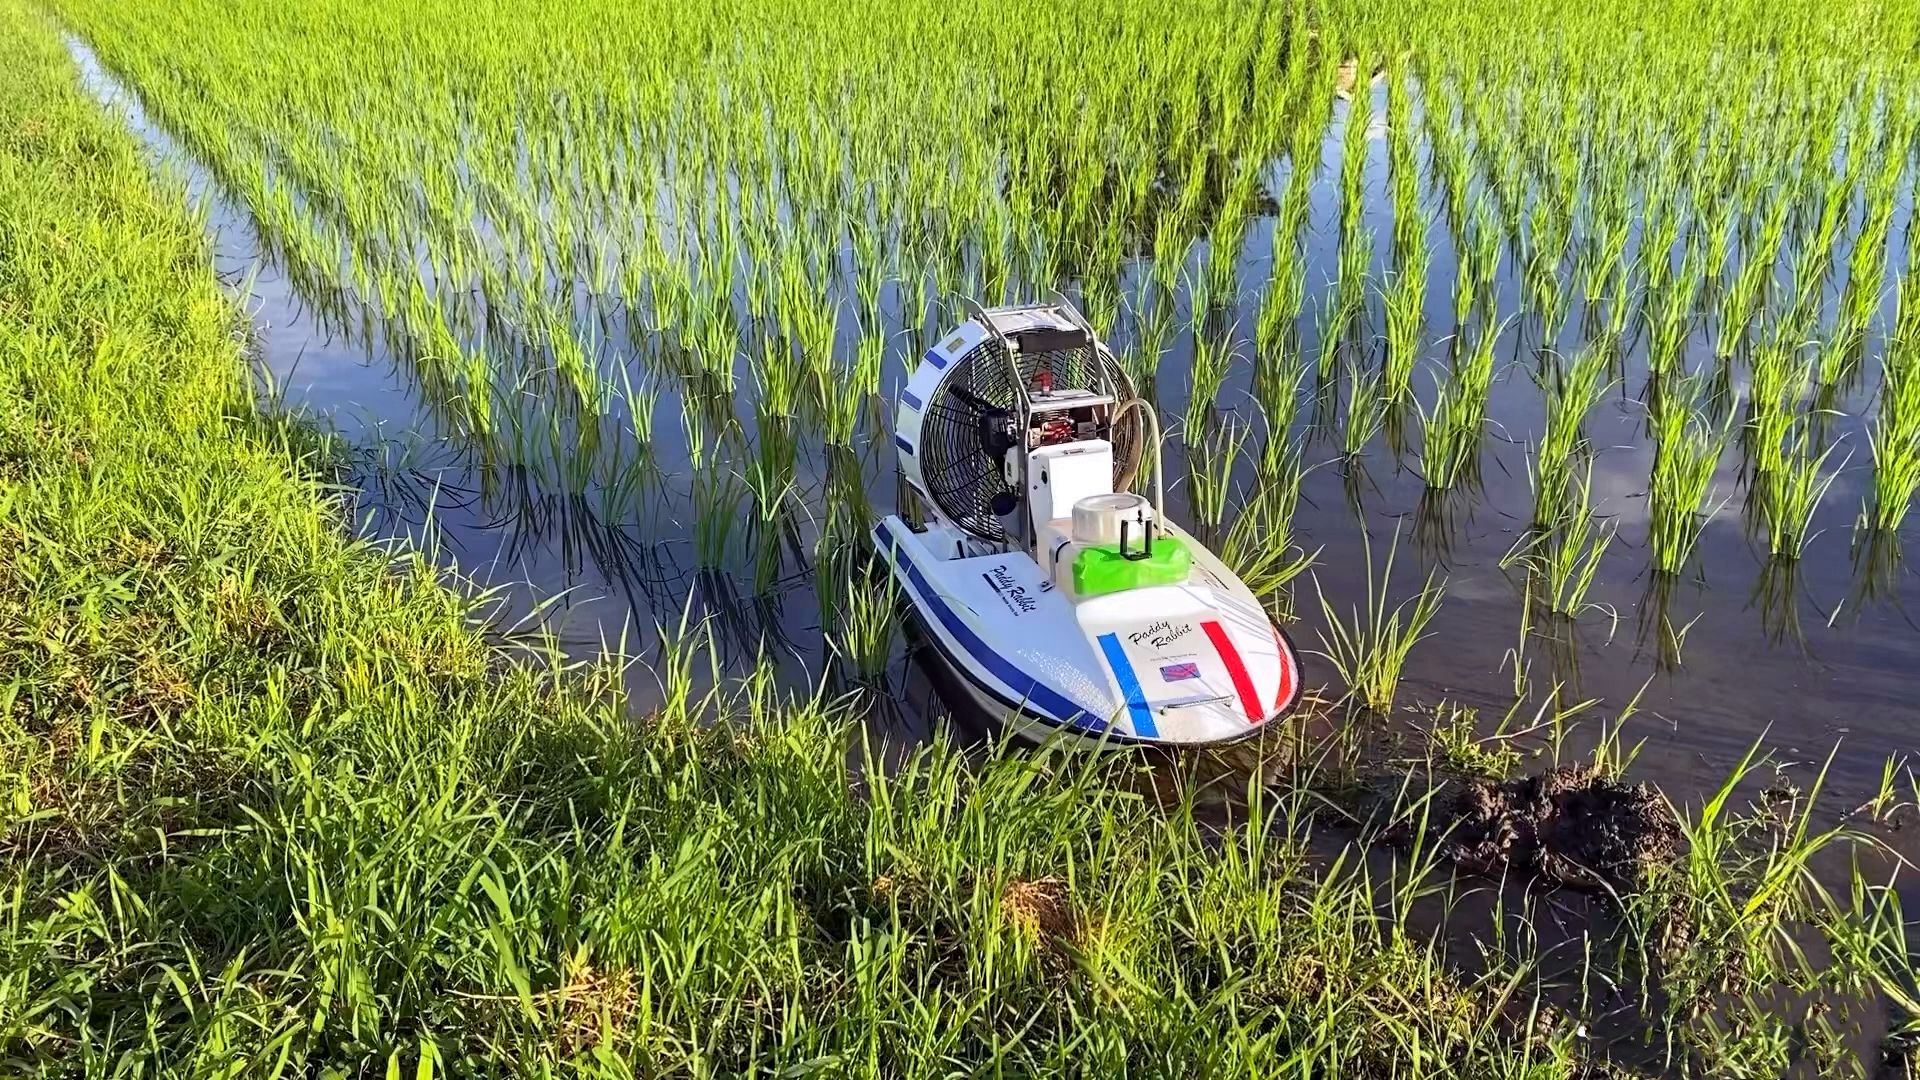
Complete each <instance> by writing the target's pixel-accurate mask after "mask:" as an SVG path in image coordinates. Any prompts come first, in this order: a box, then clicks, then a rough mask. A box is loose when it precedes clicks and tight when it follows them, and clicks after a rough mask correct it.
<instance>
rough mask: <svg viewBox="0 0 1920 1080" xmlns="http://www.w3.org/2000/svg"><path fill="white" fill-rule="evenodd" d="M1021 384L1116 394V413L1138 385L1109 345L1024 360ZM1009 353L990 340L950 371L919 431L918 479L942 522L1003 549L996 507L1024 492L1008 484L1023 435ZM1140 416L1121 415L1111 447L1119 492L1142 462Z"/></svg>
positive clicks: (1033, 355) (1003, 534) (996, 340)
mask: <svg viewBox="0 0 1920 1080" xmlns="http://www.w3.org/2000/svg"><path fill="white" fill-rule="evenodd" d="M1019 367H1020V378H1021V380H1022V381H1023V382H1024V384H1025V385H1027V386H1032V385H1033V383H1034V380H1035V379H1036V378H1038V377H1039V374H1040V373H1041V372H1042V371H1045V372H1047V373H1048V374H1049V375H1051V376H1052V385H1054V386H1055V387H1060V388H1067V387H1084V388H1086V389H1089V390H1093V391H1095V392H1098V393H1106V394H1111V395H1112V396H1113V398H1114V400H1115V403H1116V404H1115V406H1114V407H1115V408H1116V409H1118V408H1119V407H1120V406H1121V405H1124V404H1125V403H1126V402H1128V401H1131V400H1132V399H1133V383H1132V381H1131V380H1129V379H1128V378H1127V373H1126V370H1125V369H1124V368H1122V367H1121V366H1120V364H1119V362H1118V361H1116V360H1115V359H1114V358H1113V354H1111V353H1109V352H1108V351H1107V350H1106V348H1105V347H1104V346H1101V345H1097V344H1096V345H1094V346H1093V347H1091V348H1076V349H1068V350H1063V351H1059V352H1037V353H1022V354H1020V357H1019ZM1012 377H1013V365H1012V364H1009V363H1008V362H1007V351H1006V346H1005V345H1003V344H1002V343H1001V341H1000V339H999V338H997V337H993V336H989V337H988V338H987V339H986V340H985V341H983V342H981V343H980V344H979V345H977V346H975V347H974V348H973V350H972V351H970V352H968V353H967V354H966V355H965V356H963V357H961V358H960V359H959V360H958V361H956V362H955V363H954V364H953V365H952V366H951V367H950V368H948V370H947V375H946V377H945V378H944V379H942V380H941V381H940V384H939V387H938V389H937V390H936V391H935V393H934V396H933V399H932V400H931V401H930V402H928V404H927V408H926V411H925V413H924V420H923V422H922V426H921V428H920V440H919V451H918V454H919V459H920V475H921V479H922V482H923V483H924V484H925V485H926V494H927V497H928V498H929V499H931V500H932V501H933V504H934V506H935V507H937V508H938V509H939V511H940V513H941V514H942V515H944V516H945V517H946V518H948V519H949V520H951V521H952V522H953V523H954V524H956V525H958V526H960V527H961V528H962V529H965V530H966V531H967V532H969V533H972V534H973V535H974V536H977V537H979V538H981V539H982V540H987V541H991V542H994V543H1005V542H1006V541H1007V539H1008V537H1007V533H1006V529H1005V528H1004V527H1003V526H1002V525H1001V523H1000V517H999V515H997V514H995V513H994V509H993V505H994V502H995V500H997V499H999V498H1000V497H1002V496H1015V497H1018V496H1019V495H1021V494H1022V493H1021V492H1020V491H1018V490H1017V489H1016V488H1015V487H1014V486H1013V485H1011V484H1008V483H1007V479H1006V469H1005V467H1004V460H1005V457H1004V455H1005V454H1007V453H1015V452H1018V447H1019V445H1020V440H1021V438H1022V437H1023V435H1022V433H1021V432H1020V431H1018V430H1016V427H1017V425H1018V424H1019V422H1020V421H1019V417H1018V415H1017V409H1016V407H1015V403H1014V399H1015V397H1016V393H1015V388H1014V385H1013V383H1012V381H1011V380H1012ZM1140 431H1141V424H1140V416H1139V413H1138V412H1137V411H1135V410H1132V409H1129V410H1127V411H1126V413H1125V414H1124V415H1119V416H1117V418H1116V420H1115V423H1114V425H1113V430H1112V431H1111V432H1110V433H1109V435H1108V438H1109V440H1110V441H1111V442H1112V443H1113V482H1114V490H1115V491H1125V490H1127V487H1128V485H1130V484H1131V483H1132V481H1133V476H1134V472H1135V469H1136V467H1137V466H1138V464H1139V461H1140V448H1141V433H1140Z"/></svg>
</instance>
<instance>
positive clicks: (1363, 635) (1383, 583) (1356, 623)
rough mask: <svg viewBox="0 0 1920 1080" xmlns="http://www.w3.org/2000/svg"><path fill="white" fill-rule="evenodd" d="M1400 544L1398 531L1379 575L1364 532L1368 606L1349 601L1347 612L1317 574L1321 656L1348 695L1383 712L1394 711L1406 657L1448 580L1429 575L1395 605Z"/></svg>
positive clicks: (1422, 636)
mask: <svg viewBox="0 0 1920 1080" xmlns="http://www.w3.org/2000/svg"><path fill="white" fill-rule="evenodd" d="M1399 547H1400V536H1399V534H1398V533H1395V534H1394V539H1393V544H1392V545H1391V546H1389V547H1388V548H1387V558H1386V562H1385V563H1384V564H1383V565H1382V566H1381V567H1380V569H1379V571H1378V575H1377V576H1376V573H1375V570H1374V565H1373V552H1372V544H1371V542H1370V541H1369V540H1368V539H1367V536H1366V533H1365V532H1364V531H1362V533H1361V555H1362V558H1363V560H1364V562H1365V564H1366V568H1367V584H1366V603H1365V606H1364V607H1362V606H1360V605H1357V604H1356V605H1351V606H1350V607H1349V608H1348V610H1347V612H1346V614H1345V615H1344V616H1343V615H1342V614H1341V613H1340V611H1339V610H1338V609H1337V608H1336V607H1335V605H1334V603H1333V602H1332V601H1330V600H1328V599H1327V595H1326V592H1325V590H1324V589H1322V588H1321V586H1320V582H1319V579H1318V577H1317V576H1316V577H1315V579H1314V591H1315V593H1316V595H1317V596H1318V598H1319V601H1320V613H1321V615H1322V617H1323V618H1324V619H1325V621H1326V627H1325V629H1323V630H1322V631H1321V632H1320V645H1321V651H1320V654H1319V655H1321V656H1323V657H1325V658H1326V660H1327V662H1328V663H1329V664H1331V665H1332V666H1333V669H1334V671H1335V672H1336V673H1337V674H1339V676H1340V680H1341V681H1342V682H1343V683H1345V684H1346V686H1347V696H1348V699H1349V700H1351V701H1352V702H1353V703H1354V704H1356V705H1359V706H1360V707H1362V708H1365V709H1367V710H1369V711H1371V712H1374V713H1376V714H1380V715H1385V714H1387V713H1389V712H1391V711H1392V709H1393V702H1394V695H1395V693H1396V691H1397V690H1398V689H1399V686H1400V676H1401V673H1402V672H1403V671H1404V670H1405V669H1406V663H1407V657H1408V656H1409V655H1410V654H1411V653H1412V652H1413V647H1414V646H1415V645H1417V644H1419V643H1420V642H1421V641H1422V640H1424V639H1425V638H1426V636H1427V625H1428V624H1429V623H1431V622H1432V621H1433V617H1434V615H1435V614H1437V613H1438V612H1439V610H1440V600H1441V597H1442V596H1443V595H1444V594H1445V592H1446V583H1445V582H1442V581H1436V580H1435V578H1434V576H1433V575H1432V574H1428V575H1427V579H1426V582H1425V583H1424V584H1423V585H1422V586H1421V587H1420V591H1419V592H1418V593H1417V594H1415V595H1414V596H1412V597H1409V598H1407V599H1405V600H1402V601H1401V602H1400V603H1399V604H1392V603H1391V602H1390V598H1389V592H1390V587H1391V585H1392V580H1393V560H1394V555H1395V553H1396V552H1397V551H1398V550H1399Z"/></svg>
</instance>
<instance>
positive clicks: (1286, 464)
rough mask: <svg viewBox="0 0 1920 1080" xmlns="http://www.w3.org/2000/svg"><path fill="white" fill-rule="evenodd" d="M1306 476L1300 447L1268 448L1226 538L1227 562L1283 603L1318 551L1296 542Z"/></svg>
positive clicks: (1258, 590) (1222, 551)
mask: <svg viewBox="0 0 1920 1080" xmlns="http://www.w3.org/2000/svg"><path fill="white" fill-rule="evenodd" d="M1271 445H1272V437H1271V436H1269V446H1271ZM1270 461H1271V462H1272V463H1271V464H1270V463H1269V462H1270ZM1302 476H1303V470H1302V468H1301V466H1300V450H1299V447H1297V446H1290V447H1287V448H1285V449H1283V450H1280V451H1271V452H1267V453H1264V454H1263V456H1262V460H1261V463H1260V468H1259V469H1258V470H1257V476H1256V481H1255V486H1254V489H1253V491H1252V492H1251V493H1250V494H1249V495H1248V496H1247V498H1246V501H1245V502H1244V503H1243V504H1242V505H1241V507H1240V513H1239V515H1238V516H1237V517H1235V518H1234V521H1233V524H1232V525H1231V526H1230V527H1229V528H1228V529H1227V531H1226V535H1225V536H1224V537H1222V538H1221V542H1220V547H1219V552H1218V554H1219V556H1220V559H1221V561H1222V562H1224V563H1226V564H1227V566H1228V567H1230V568H1231V569H1232V570H1233V572H1234V573H1235V574H1238V575H1239V576H1240V580H1241V581H1243V582H1245V583H1246V585H1247V588H1249V589H1251V590H1253V594H1254V595H1255V596H1258V597H1260V598H1261V599H1262V600H1264V601H1267V602H1269V603H1270V604H1278V603H1279V601H1280V599H1281V597H1282V590H1284V589H1285V588H1286V586H1287V584H1288V583H1289V582H1291V581H1292V580H1293V579H1294V578H1296V577H1298V576H1300V574H1301V573H1302V572H1304V571H1305V570H1307V569H1308V568H1309V567H1311V566H1312V565H1313V563H1314V560H1315V558H1316V557H1317V555H1318V553H1317V552H1307V551H1302V550H1300V548H1299V546H1298V545H1297V544H1296V543H1295V541H1294V535H1293V519H1294V511H1295V510H1296V509H1297V508H1298V506H1299V504H1300V485H1301V479H1302Z"/></svg>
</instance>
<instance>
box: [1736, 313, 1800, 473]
mask: <svg viewBox="0 0 1920 1080" xmlns="http://www.w3.org/2000/svg"><path fill="white" fill-rule="evenodd" d="M1812 383H1813V362H1812V359H1811V358H1810V357H1808V356H1807V355H1805V354H1804V353H1802V352H1801V350H1800V349H1799V347H1798V346H1797V345H1795V344H1794V343H1792V342H1791V341H1787V340H1782V339H1781V338H1780V337H1778V336H1776V337H1774V338H1773V339H1771V340H1769V341H1767V342H1766V343H1764V344H1762V345H1760V346H1759V347H1758V348H1756V349H1755V351H1754V356H1753V372H1752V379H1751V380H1750V382H1749V384H1748V388H1747V394H1748V399H1747V426H1746V431H1745V435H1746V437H1747V440H1748V445H1749V447H1750V448H1751V451H1752V455H1753V461H1754V467H1755V468H1757V469H1759V470H1760V471H1761V472H1763V473H1770V474H1771V473H1778V472H1780V471H1781V470H1783V469H1784V468H1785V466H1786V458H1785V455H1786V449H1787V446H1788V445H1789V440H1790V439H1791V437H1792V434H1793V432H1794V430H1795V429H1796V428H1797V427H1798V426H1799V424H1800V423H1801V415H1800V403H1801V401H1802V400H1804V399H1805V397H1806V394H1807V390H1808V388H1809V387H1810V386H1811V385H1812Z"/></svg>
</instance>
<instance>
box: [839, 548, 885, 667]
mask: <svg viewBox="0 0 1920 1080" xmlns="http://www.w3.org/2000/svg"><path fill="white" fill-rule="evenodd" d="M852 569H853V571H854V572H853V573H852V574H851V575H850V576H849V577H848V578H847V579H846V580H845V581H844V590H845V591H844V593H843V595H842V598H841V601H840V603H839V604H837V605H836V606H835V609H834V611H835V614H836V616H837V618H838V623H839V630H838V633H837V634H836V635H835V636H834V637H833V638H832V639H831V641H830V645H831V647H832V649H833V651H834V652H835V654H837V655H838V656H839V657H840V659H841V662H842V663H844V664H846V665H848V667H850V668H851V669H852V671H853V674H854V675H855V676H856V677H857V678H860V679H863V680H867V681H872V680H876V679H878V678H880V677H881V676H883V675H885V674H886V671H887V664H888V663H889V662H890V661H891V659H892V657H893V643H894V639H895V638H896V637H897V635H898V630H899V621H900V618H899V611H900V604H899V582H898V579H897V578H896V577H895V576H894V574H893V572H892V570H891V569H890V568H889V567H887V566H885V565H880V566H877V567H868V566H865V565H862V564H858V563H856V564H855V566H854V567H853V568H852ZM875 576H878V577H880V578H881V579H882V580H881V581H880V582H879V583H878V587H876V583H875V582H874V580H873V578H874V577H875Z"/></svg>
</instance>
